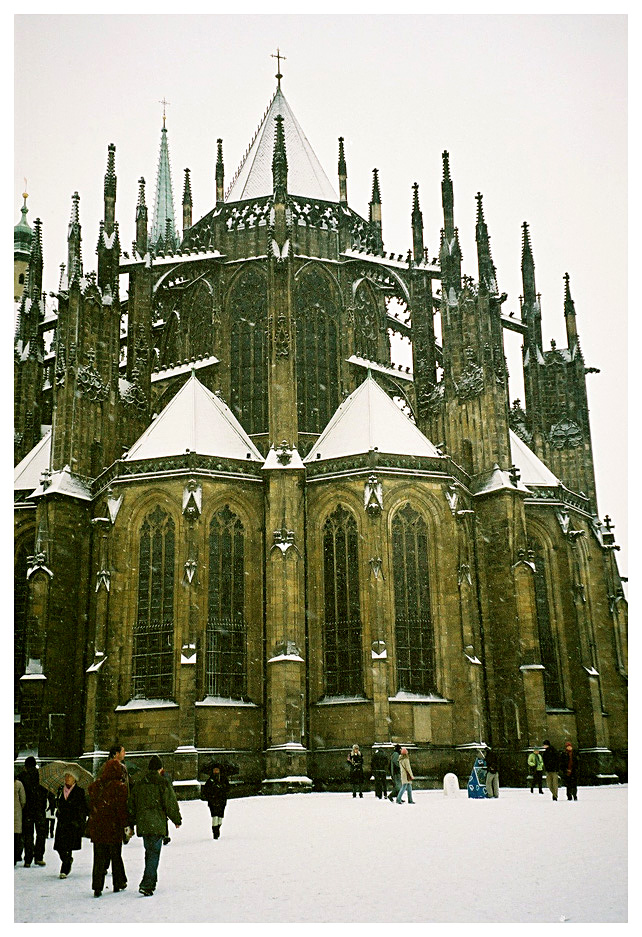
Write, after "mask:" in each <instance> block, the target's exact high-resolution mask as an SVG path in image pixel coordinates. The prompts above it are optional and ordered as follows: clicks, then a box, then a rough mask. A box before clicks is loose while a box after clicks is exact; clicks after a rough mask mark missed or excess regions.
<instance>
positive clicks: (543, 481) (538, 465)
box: [510, 430, 561, 487]
mask: <svg viewBox="0 0 642 937" xmlns="http://www.w3.org/2000/svg"><path fill="white" fill-rule="evenodd" d="M510 453H511V459H512V460H513V465H516V466H517V468H518V469H519V472H520V476H521V481H523V482H524V484H525V485H548V486H551V487H557V486H558V485H560V484H561V482H560V480H559V478H556V476H555V475H553V473H552V472H551V470H550V469H549V468H548V467H547V466H546V465H544V463H543V462H542V460H541V459H540V458H538V456H536V455H535V453H534V452H533V451H532V450H531V449H529V448H528V446H527V445H526V443H525V442H524V441H523V440H522V439H520V438H519V436H518V435H517V433H514V432H513V430H510Z"/></svg>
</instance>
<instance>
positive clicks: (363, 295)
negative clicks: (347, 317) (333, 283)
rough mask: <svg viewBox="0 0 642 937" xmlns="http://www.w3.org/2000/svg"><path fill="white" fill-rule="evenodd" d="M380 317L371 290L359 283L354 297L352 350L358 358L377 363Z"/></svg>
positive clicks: (363, 283)
mask: <svg viewBox="0 0 642 937" xmlns="http://www.w3.org/2000/svg"><path fill="white" fill-rule="evenodd" d="M379 326H380V316H379V312H378V310H377V304H376V300H375V297H374V295H373V291H372V288H371V287H370V286H368V285H367V284H366V283H365V282H361V283H360V284H359V286H358V288H357V291H356V294H355V297H354V350H355V354H357V355H359V357H360V358H367V359H368V361H378V360H379V354H378V347H379V331H380V328H379Z"/></svg>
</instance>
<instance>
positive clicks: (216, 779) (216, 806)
mask: <svg viewBox="0 0 642 937" xmlns="http://www.w3.org/2000/svg"><path fill="white" fill-rule="evenodd" d="M229 790H230V782H229V779H228V777H227V773H226V772H224V771H221V767H220V765H212V768H211V771H210V776H209V778H208V779H207V781H206V782H205V784H204V785H203V787H202V788H201V800H206V801H207V806H208V807H209V808H210V814H211V817H212V836H213V837H214V839H218V838H219V836H220V835H221V825H222V823H223V815H224V813H225V807H226V805H227V797H228V794H229Z"/></svg>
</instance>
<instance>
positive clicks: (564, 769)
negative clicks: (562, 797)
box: [560, 742, 578, 800]
mask: <svg viewBox="0 0 642 937" xmlns="http://www.w3.org/2000/svg"><path fill="white" fill-rule="evenodd" d="M577 769H578V758H577V751H576V750H575V749H574V748H573V745H572V744H571V742H566V744H565V745H564V751H563V752H562V754H561V755H560V774H561V775H562V778H563V780H564V783H565V784H566V799H567V800H577Z"/></svg>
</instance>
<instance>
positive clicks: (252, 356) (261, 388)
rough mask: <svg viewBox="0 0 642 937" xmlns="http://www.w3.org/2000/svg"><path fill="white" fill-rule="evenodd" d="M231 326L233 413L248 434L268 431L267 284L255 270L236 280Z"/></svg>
mask: <svg viewBox="0 0 642 937" xmlns="http://www.w3.org/2000/svg"><path fill="white" fill-rule="evenodd" d="M228 315H229V318H230V321H231V323H232V329H231V348H230V368H231V376H232V395H231V404H232V411H233V412H234V414H235V416H236V417H237V419H238V420H239V422H240V423H241V424H242V426H243V428H244V429H245V431H246V432H248V433H266V432H267V429H268V390H267V376H268V360H267V283H266V281H265V278H264V277H263V276H262V275H261V274H260V273H259V272H258V271H256V270H251V269H250V270H246V271H245V272H244V273H243V274H241V277H240V279H239V280H237V282H236V284H235V286H234V288H233V292H232V295H231V297H230V300H229V303H228Z"/></svg>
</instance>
